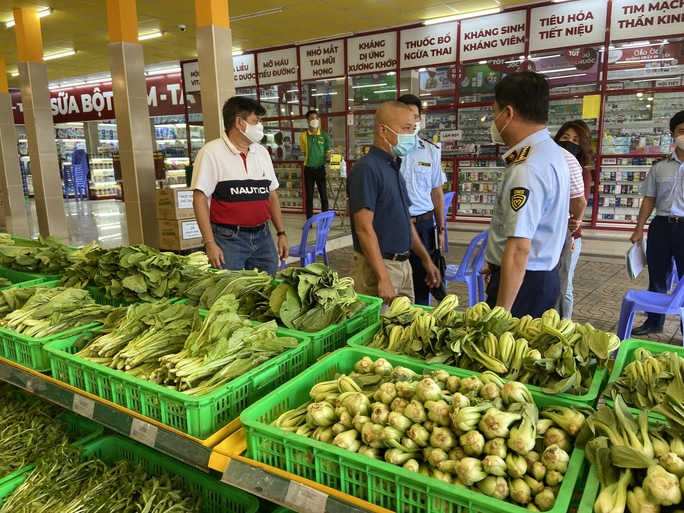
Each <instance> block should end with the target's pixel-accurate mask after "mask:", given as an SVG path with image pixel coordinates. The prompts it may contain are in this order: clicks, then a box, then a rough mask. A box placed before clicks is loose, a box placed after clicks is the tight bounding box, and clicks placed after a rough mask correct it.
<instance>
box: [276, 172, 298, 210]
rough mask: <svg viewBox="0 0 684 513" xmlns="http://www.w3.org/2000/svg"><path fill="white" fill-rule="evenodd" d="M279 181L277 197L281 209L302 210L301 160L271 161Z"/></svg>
mask: <svg viewBox="0 0 684 513" xmlns="http://www.w3.org/2000/svg"><path fill="white" fill-rule="evenodd" d="M273 168H274V170H275V173H276V177H277V178H278V182H279V183H280V187H279V188H278V198H279V199H280V206H281V207H282V209H283V211H288V212H293V211H295V212H299V213H301V212H302V209H303V204H302V188H303V184H302V164H301V162H273Z"/></svg>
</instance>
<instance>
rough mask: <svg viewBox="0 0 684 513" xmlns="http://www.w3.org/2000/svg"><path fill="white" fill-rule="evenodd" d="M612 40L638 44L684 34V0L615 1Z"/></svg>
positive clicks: (611, 29)
mask: <svg viewBox="0 0 684 513" xmlns="http://www.w3.org/2000/svg"><path fill="white" fill-rule="evenodd" d="M612 5H613V7H612V10H611V13H610V39H611V41H620V40H623V39H629V40H630V41H636V40H638V39H642V38H644V39H646V38H649V37H665V36H681V35H682V33H684V29H683V28H682V27H684V0H664V1H661V2H649V1H648V0H646V1H643V0H613V4H612Z"/></svg>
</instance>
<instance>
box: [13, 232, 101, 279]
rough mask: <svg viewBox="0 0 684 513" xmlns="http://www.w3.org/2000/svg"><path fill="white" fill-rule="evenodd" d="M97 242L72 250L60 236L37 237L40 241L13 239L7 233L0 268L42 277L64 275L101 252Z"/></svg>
mask: <svg viewBox="0 0 684 513" xmlns="http://www.w3.org/2000/svg"><path fill="white" fill-rule="evenodd" d="M98 248H99V246H98V245H97V244H96V243H95V242H91V243H90V244H88V245H87V246H84V247H82V248H79V249H77V250H76V251H72V250H71V249H69V247H68V246H66V245H65V244H64V243H63V242H62V241H61V239H60V238H59V237H56V236H54V235H53V236H51V237H46V238H43V237H38V240H37V241H33V240H21V239H12V238H11V236H9V235H8V234H3V237H1V238H0V266H2V267H7V268H8V269H13V270H15V271H22V272H30V273H39V274H48V275H55V274H63V273H64V272H66V269H67V268H68V267H70V266H71V265H73V264H75V263H78V262H80V261H81V260H82V259H84V258H85V257H86V256H87V255H88V254H89V253H90V252H92V251H95V250H96V249H98Z"/></svg>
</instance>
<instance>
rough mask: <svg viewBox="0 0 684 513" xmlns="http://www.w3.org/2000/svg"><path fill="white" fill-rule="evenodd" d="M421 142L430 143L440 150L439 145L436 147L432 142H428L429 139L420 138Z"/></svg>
mask: <svg viewBox="0 0 684 513" xmlns="http://www.w3.org/2000/svg"><path fill="white" fill-rule="evenodd" d="M420 140H421V141H424V142H426V143H428V144H431V145H432V146H434V147H435V148H437V149H439V146H437V145H436V144H435V143H433V142H432V141H428V140H427V139H423V138H422V137H420Z"/></svg>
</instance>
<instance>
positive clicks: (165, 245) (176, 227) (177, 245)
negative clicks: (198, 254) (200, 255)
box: [159, 219, 202, 251]
mask: <svg viewBox="0 0 684 513" xmlns="http://www.w3.org/2000/svg"><path fill="white" fill-rule="evenodd" d="M201 247H202V233H201V232H200V229H199V226H198V225H197V221H196V220H195V219H160V220H159V248H160V249H167V250H171V251H182V250H185V249H194V248H201Z"/></svg>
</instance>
